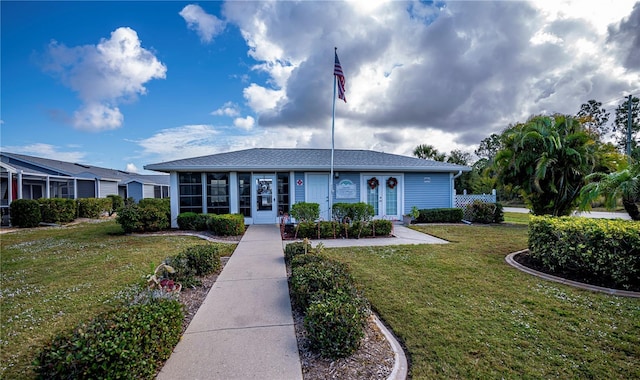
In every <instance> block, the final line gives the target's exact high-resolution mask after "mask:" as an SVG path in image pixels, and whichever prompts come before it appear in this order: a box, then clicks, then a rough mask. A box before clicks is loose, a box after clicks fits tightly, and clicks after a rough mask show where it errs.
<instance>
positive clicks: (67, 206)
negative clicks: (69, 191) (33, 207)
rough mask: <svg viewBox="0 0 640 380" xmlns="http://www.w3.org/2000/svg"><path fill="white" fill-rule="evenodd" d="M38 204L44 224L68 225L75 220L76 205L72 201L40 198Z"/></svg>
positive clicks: (74, 201)
mask: <svg viewBox="0 0 640 380" xmlns="http://www.w3.org/2000/svg"><path fill="white" fill-rule="evenodd" d="M38 203H39V204H40V215H41V217H42V221H43V222H45V223H69V222H73V220H74V219H75V218H76V215H77V208H78V203H77V202H76V200H74V199H66V198H40V199H38Z"/></svg>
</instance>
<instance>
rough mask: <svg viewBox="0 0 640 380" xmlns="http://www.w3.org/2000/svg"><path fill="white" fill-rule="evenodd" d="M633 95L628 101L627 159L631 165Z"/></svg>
mask: <svg viewBox="0 0 640 380" xmlns="http://www.w3.org/2000/svg"><path fill="white" fill-rule="evenodd" d="M631 99H632V97H631V95H629V100H628V101H627V109H628V110H629V116H628V118H627V159H628V160H629V165H631Z"/></svg>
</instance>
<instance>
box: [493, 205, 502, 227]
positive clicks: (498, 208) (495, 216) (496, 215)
mask: <svg viewBox="0 0 640 380" xmlns="http://www.w3.org/2000/svg"><path fill="white" fill-rule="evenodd" d="M493 222H494V223H502V222H504V207H503V206H502V203H500V202H497V203H496V212H495V213H494V214H493Z"/></svg>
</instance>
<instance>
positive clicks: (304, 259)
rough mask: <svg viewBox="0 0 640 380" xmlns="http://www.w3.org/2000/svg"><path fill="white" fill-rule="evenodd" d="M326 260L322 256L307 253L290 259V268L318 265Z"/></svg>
mask: <svg viewBox="0 0 640 380" xmlns="http://www.w3.org/2000/svg"><path fill="white" fill-rule="evenodd" d="M324 260H326V259H325V258H324V256H319V255H316V254H312V253H308V254H306V255H304V254H302V255H297V256H294V257H293V258H292V259H291V264H290V265H291V268H297V267H303V266H305V265H307V264H309V263H319V262H321V261H324Z"/></svg>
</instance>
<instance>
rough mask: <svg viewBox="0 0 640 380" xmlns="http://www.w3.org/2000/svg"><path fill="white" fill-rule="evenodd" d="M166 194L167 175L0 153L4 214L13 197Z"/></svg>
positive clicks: (150, 195)
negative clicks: (138, 172)
mask: <svg viewBox="0 0 640 380" xmlns="http://www.w3.org/2000/svg"><path fill="white" fill-rule="evenodd" d="M111 194H115V195H118V194H119V195H121V196H122V197H123V198H128V197H133V198H134V199H135V200H136V201H139V200H140V199H142V198H166V197H168V196H169V176H167V175H143V174H136V173H129V172H125V171H122V170H115V169H107V168H101V167H98V166H92V165H85V164H79V163H73V162H65V161H58V160H51V159H47V158H41V157H33V156H27V155H23V154H15V153H8V152H0V195H1V196H2V203H1V206H2V208H3V215H5V214H6V210H5V209H6V208H8V207H9V205H10V204H11V202H12V201H13V200H16V199H39V198H71V199H77V198H105V197H106V196H107V195H111Z"/></svg>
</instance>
